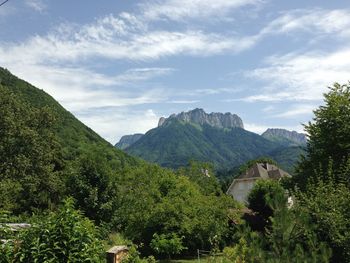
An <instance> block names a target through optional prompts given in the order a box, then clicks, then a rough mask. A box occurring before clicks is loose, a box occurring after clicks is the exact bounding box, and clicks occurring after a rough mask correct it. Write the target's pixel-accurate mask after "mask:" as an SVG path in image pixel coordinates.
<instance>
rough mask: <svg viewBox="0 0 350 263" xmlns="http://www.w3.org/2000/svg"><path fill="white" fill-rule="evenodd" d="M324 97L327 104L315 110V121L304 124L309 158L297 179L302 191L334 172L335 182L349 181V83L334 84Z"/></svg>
mask: <svg viewBox="0 0 350 263" xmlns="http://www.w3.org/2000/svg"><path fill="white" fill-rule="evenodd" d="M324 98H325V99H324V101H325V105H324V106H320V107H319V108H318V109H316V110H315V111H314V114H315V117H314V118H313V121H312V122H309V123H308V124H307V125H305V131H306V132H307V134H308V136H309V141H308V144H307V149H306V156H304V157H303V158H302V160H301V162H300V163H299V166H298V169H297V175H296V176H295V177H294V182H295V183H296V184H297V185H298V186H299V188H302V189H305V187H306V184H307V180H308V179H310V178H314V179H315V177H317V175H321V177H322V178H323V179H325V178H326V177H327V176H329V174H330V173H332V174H333V175H334V177H335V178H334V179H335V180H336V181H344V180H345V181H348V182H349V179H350V178H349V173H348V171H349V156H350V84H346V85H340V84H337V83H336V84H334V86H333V87H331V88H330V91H329V92H328V93H327V94H325V95H324ZM322 178H321V179H322Z"/></svg>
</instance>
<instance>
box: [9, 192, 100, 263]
mask: <svg viewBox="0 0 350 263" xmlns="http://www.w3.org/2000/svg"><path fill="white" fill-rule="evenodd" d="M96 234H97V233H96V230H95V227H94V224H93V223H92V222H91V221H90V220H88V219H86V218H84V217H83V216H82V215H81V213H80V212H79V211H77V210H74V206H73V201H72V200H71V199H67V200H66V201H65V202H64V205H63V206H62V208H61V209H60V210H59V211H58V212H57V213H52V214H50V215H49V216H48V217H47V218H46V219H45V220H43V221H42V222H38V223H37V224H33V226H32V227H31V228H29V229H28V230H26V231H24V232H23V233H22V234H21V235H20V240H21V242H20V245H19V247H18V251H15V252H14V258H15V262H26V263H27V262H55V263H68V262H72V263H73V262H74V263H76V262H91V263H98V262H103V254H101V253H103V246H102V244H101V242H100V241H99V240H98V239H97V238H96V236H97V235H96Z"/></svg>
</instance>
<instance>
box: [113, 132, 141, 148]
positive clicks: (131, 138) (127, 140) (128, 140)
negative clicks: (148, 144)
mask: <svg viewBox="0 0 350 263" xmlns="http://www.w3.org/2000/svg"><path fill="white" fill-rule="evenodd" d="M142 136H143V134H141V133H136V134H132V135H125V136H123V137H121V138H120V140H119V142H118V143H117V144H116V145H115V147H117V148H119V149H121V150H124V149H126V148H128V147H129V146H130V145H132V144H134V143H135V142H137V141H138V140H139V139H141V137H142Z"/></svg>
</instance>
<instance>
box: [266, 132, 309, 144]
mask: <svg viewBox="0 0 350 263" xmlns="http://www.w3.org/2000/svg"><path fill="white" fill-rule="evenodd" d="M261 136H263V137H265V138H267V139H270V140H271V139H272V140H275V141H276V140H282V139H283V140H288V141H289V142H291V143H295V144H296V145H305V144H306V142H307V138H306V134H304V133H298V132H296V131H288V130H285V129H276V128H269V129H267V130H266V131H265V132H264V133H263V134H262V135H261Z"/></svg>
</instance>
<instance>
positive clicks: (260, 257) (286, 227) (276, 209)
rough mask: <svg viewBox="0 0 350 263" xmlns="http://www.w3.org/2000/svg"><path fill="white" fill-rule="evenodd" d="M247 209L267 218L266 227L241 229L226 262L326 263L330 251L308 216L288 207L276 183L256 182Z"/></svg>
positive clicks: (227, 250) (228, 251)
mask: <svg viewBox="0 0 350 263" xmlns="http://www.w3.org/2000/svg"><path fill="white" fill-rule="evenodd" d="M249 206H250V208H251V209H252V211H253V212H254V214H255V215H256V216H261V215H262V216H263V217H266V218H267V219H266V220H265V223H266V224H265V228H264V229H258V230H255V231H253V230H252V229H251V228H250V227H249V226H248V225H243V226H241V229H240V231H239V232H238V235H237V239H238V240H237V243H236V244H235V245H234V246H232V247H228V248H226V249H225V250H224V259H225V260H227V262H271V263H272V262H276V263H277V262H290V263H293V262H295V263H298V262H310V263H311V262H312V263H314V262H324V263H326V262H329V258H330V255H331V250H330V249H329V247H328V245H327V244H326V243H324V242H321V241H320V239H319V238H318V236H317V229H316V226H315V225H314V224H313V221H312V220H311V217H310V216H309V214H308V213H306V212H304V211H303V209H302V208H301V207H299V206H293V207H292V208H288V206H287V197H286V192H285V191H284V189H283V188H282V187H281V186H280V185H279V184H278V183H277V182H272V181H267V180H265V181H260V182H258V183H257V184H256V185H255V186H254V188H253V189H252V192H251V194H250V196H249Z"/></svg>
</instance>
